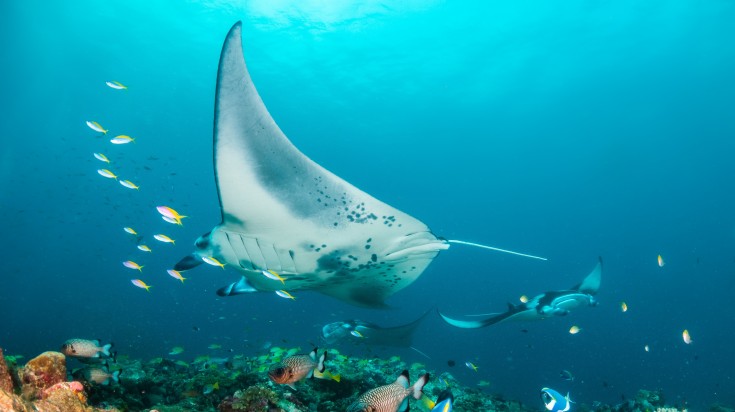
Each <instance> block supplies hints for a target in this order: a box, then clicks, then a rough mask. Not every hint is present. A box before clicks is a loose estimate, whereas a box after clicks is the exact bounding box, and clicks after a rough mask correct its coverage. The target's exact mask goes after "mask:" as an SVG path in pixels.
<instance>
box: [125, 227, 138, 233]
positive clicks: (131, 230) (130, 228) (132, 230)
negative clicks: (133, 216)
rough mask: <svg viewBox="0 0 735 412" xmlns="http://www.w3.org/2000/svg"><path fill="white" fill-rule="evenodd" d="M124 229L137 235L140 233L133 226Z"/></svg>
mask: <svg viewBox="0 0 735 412" xmlns="http://www.w3.org/2000/svg"><path fill="white" fill-rule="evenodd" d="M123 230H124V231H126V232H128V233H130V234H131V235H137V234H138V232H136V231H135V229H133V228H132V227H124V228H123Z"/></svg>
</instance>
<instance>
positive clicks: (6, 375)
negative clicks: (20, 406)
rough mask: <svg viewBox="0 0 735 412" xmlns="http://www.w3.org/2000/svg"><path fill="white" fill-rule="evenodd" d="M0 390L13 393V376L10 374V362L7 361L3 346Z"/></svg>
mask: <svg viewBox="0 0 735 412" xmlns="http://www.w3.org/2000/svg"><path fill="white" fill-rule="evenodd" d="M0 390H3V391H5V392H8V393H13V377H12V376H11V375H10V369H9V368H8V364H7V363H5V357H4V356H3V348H0Z"/></svg>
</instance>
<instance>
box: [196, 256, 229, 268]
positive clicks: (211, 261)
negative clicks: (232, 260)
mask: <svg viewBox="0 0 735 412" xmlns="http://www.w3.org/2000/svg"><path fill="white" fill-rule="evenodd" d="M202 260H203V261H204V262H205V263H209V264H210V265H212V266H219V267H221V268H222V269H224V268H225V264H224V263H222V262H220V261H219V260H217V258H214V257H211V256H202Z"/></svg>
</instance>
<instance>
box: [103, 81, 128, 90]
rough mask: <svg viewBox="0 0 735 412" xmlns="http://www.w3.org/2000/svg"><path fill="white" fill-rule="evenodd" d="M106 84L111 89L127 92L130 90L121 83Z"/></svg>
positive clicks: (111, 82) (110, 82)
mask: <svg viewBox="0 0 735 412" xmlns="http://www.w3.org/2000/svg"><path fill="white" fill-rule="evenodd" d="M105 84H106V85H107V86H108V87H111V88H113V89H115V90H127V89H128V86H125V85H124V84H122V83H120V82H116V81H114V80H112V81H109V82H105Z"/></svg>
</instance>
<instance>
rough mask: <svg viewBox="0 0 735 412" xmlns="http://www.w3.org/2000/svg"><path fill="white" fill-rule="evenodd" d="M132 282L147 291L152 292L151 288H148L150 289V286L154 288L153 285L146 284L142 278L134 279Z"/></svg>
mask: <svg viewBox="0 0 735 412" xmlns="http://www.w3.org/2000/svg"><path fill="white" fill-rule="evenodd" d="M130 282H131V283H132V284H133V285H135V286H137V287H139V288H141V289H145V291H146V292H150V290H148V289H150V288H152V287H153V286H148V285H146V284H145V282H143V281H142V280H140V279H133V280H131V281H130Z"/></svg>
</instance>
